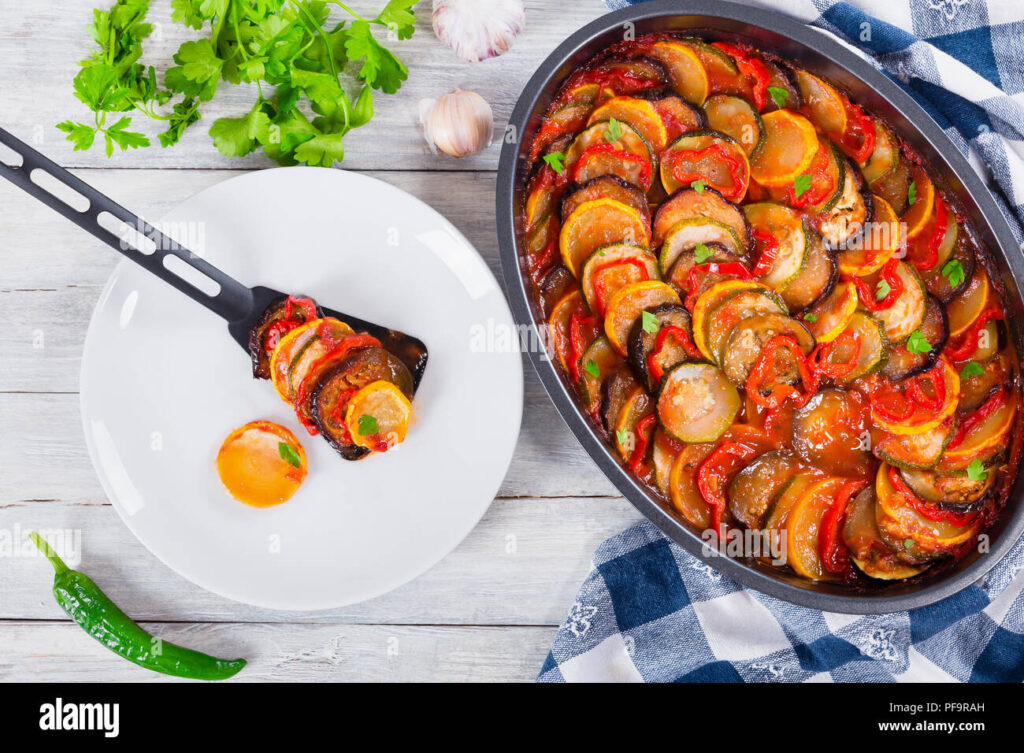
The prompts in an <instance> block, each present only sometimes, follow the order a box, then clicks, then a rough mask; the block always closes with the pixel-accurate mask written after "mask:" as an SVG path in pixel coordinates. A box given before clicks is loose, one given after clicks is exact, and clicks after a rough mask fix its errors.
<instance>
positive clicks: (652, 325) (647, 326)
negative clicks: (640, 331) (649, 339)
mask: <svg viewBox="0 0 1024 753" xmlns="http://www.w3.org/2000/svg"><path fill="white" fill-rule="evenodd" d="M640 320H641V324H642V326H643V328H644V332H646V333H647V334H649V335H653V334H655V333H657V331H658V330H659V329H661V325H660V324H659V323H658V317H656V316H655V315H654V314H652V313H651V312H650V311H644V312H643V313H642V314H640Z"/></svg>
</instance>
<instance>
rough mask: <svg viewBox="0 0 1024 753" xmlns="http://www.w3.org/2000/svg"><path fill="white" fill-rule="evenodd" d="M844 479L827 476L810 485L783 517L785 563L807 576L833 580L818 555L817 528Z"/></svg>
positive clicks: (832, 576)
mask: <svg viewBox="0 0 1024 753" xmlns="http://www.w3.org/2000/svg"><path fill="white" fill-rule="evenodd" d="M844 483H845V480H844V479H841V478H833V477H827V478H823V479H821V480H820V481H818V482H817V483H815V484H814V485H812V486H811V487H810V488H809V489H808V490H807V491H806V492H804V493H803V495H802V496H801V497H800V499H798V500H797V502H796V504H795V505H793V509H792V510H790V513H789V516H788V518H787V519H786V555H787V556H786V563H787V564H788V565H789V566H790V567H792V568H793V570H795V571H796V573H797V575H801V576H803V577H804V578H810V579H811V580H835V578H836V576H835V575H833V574H832V573H830V572H829V571H828V570H826V569H825V563H824V561H823V560H822V558H821V554H820V552H821V546H820V544H819V532H820V531H821V527H822V521H823V519H824V517H825V513H827V512H828V511H829V509H830V508H831V507H832V505H833V503H834V502H835V497H836V494H838V492H839V489H840V487H842V485H843V484H844Z"/></svg>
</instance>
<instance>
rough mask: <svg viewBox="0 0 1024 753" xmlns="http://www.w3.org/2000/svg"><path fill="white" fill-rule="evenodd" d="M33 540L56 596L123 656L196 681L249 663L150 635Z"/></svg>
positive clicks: (87, 629)
mask: <svg viewBox="0 0 1024 753" xmlns="http://www.w3.org/2000/svg"><path fill="white" fill-rule="evenodd" d="M31 537H32V541H34V542H35V545H36V546H37V547H39V549H40V551H42V553H43V554H45V555H46V557H47V559H49V560H50V562H51V563H52V564H53V567H54V569H55V570H56V571H57V574H56V575H55V576H54V579H53V595H54V597H55V598H56V599H57V603H58V604H59V605H60V607H61V609H63V610H64V611H65V612H67V614H68V616H69V617H71V619H73V620H74V621H75V622H77V623H78V625H79V627H81V628H82V629H83V630H85V632H87V633H88V634H89V635H91V636H92V637H93V638H95V639H96V640H98V641H99V642H100V643H102V644H103V645H104V646H106V647H107V648H109V649H110V650H111V651H113V652H114V653H115V654H117V655H118V656H120V657H122V658H124V659H127V660H128V661H130V662H133V663H135V664H138V665H139V666H140V667H144V668H146V669H151V670H153V671H154V672H163V673H164V674H167V675H175V676H176V677H191V678H193V679H196V680H226V679H227V678H229V677H232V676H234V675H236V674H238V672H240V671H241V669H242V667H244V666H245V659H231V660H227V659H218V658H216V657H214V656H209V655H208V654H204V653H201V652H199V651H193V650H192V649H189V648H182V647H181V646H177V645H175V644H173V643H170V642H168V641H164V640H161V639H160V638H157V637H155V636H152V635H150V634H149V633H147V632H146V631H145V630H143V629H142V628H140V627H139V626H138V625H136V624H135V623H134V622H133V621H132V619H131V618H130V617H129V616H128V615H126V614H125V613H124V612H122V611H121V610H120V609H119V608H118V606H117V605H116V604H115V603H114V602H112V601H111V600H110V598H109V597H108V596H107V595H106V594H105V593H103V592H102V591H101V590H100V589H99V586H97V585H96V584H95V583H93V581H92V579H91V578H90V577H89V576H88V575H85V574H83V573H80V572H78V571H76V570H72V569H70V568H69V567H68V566H67V565H65V564H64V562H63V561H62V560H61V558H60V557H58V556H57V553H56V552H55V551H54V550H53V549H52V548H51V547H50V545H49V544H48V543H47V542H46V540H45V539H43V538H42V537H41V536H40V535H39V534H37V533H36V532H35V531H33V532H32V533H31Z"/></svg>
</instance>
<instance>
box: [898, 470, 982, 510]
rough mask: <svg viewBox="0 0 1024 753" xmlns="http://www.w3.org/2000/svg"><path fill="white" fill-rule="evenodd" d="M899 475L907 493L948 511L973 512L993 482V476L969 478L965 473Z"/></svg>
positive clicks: (902, 471) (905, 472)
mask: <svg viewBox="0 0 1024 753" xmlns="http://www.w3.org/2000/svg"><path fill="white" fill-rule="evenodd" d="M900 475H901V476H903V480H904V481H905V482H906V484H907V486H909V487H910V490H911V491H912V492H914V494H916V495H917V496H918V497H920V498H921V499H923V500H926V501H928V502H935V503H936V504H938V505H939V506H940V507H943V508H948V509H958V508H972V509H976V507H977V505H978V503H979V502H981V501H982V500H983V499H984V497H985V495H986V494H988V493H989V491H991V490H992V487H993V486H994V485H995V483H996V474H995V473H985V474H984V475H983V476H982V478H979V479H977V480H973V479H971V477H970V476H968V475H967V474H966V473H964V474H949V473H936V472H935V471H929V470H901V471H900Z"/></svg>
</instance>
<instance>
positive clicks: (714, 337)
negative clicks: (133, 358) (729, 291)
mask: <svg viewBox="0 0 1024 753" xmlns="http://www.w3.org/2000/svg"><path fill="white" fill-rule="evenodd" d="M788 313H789V312H788V311H787V310H786V303H785V302H784V301H783V300H782V297H781V296H780V295H779V294H778V293H776V292H775V291H774V290H769V289H768V288H766V287H763V286H759V287H757V288H754V289H751V290H741V291H739V292H736V293H734V294H733V295H730V296H729V297H728V298H726V299H725V300H723V301H722V302H721V303H720V304H718V306H716V307H715V308H714V309H713V310H712V311H711V312H710V315H709V316H708V318H707V320H706V321H705V322H704V331H703V338H702V340H703V342H704V348H702V349H701V352H702V353H704V355H705V356H706V357H707V358H708V359H709V360H710V361H711V362H712V363H715V364H718V365H719V366H721V365H722V355H723V352H724V350H725V341H726V338H727V337H728V336H729V333H730V332H732V330H733V328H734V327H735V326H736V325H737V324H739V323H740V322H742V321H744V320H746V319H750V318H751V317H754V316H758V315H761V314H788ZM698 348H700V345H698Z"/></svg>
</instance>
